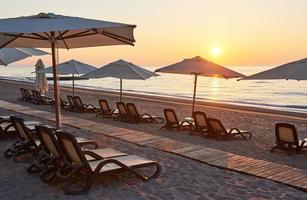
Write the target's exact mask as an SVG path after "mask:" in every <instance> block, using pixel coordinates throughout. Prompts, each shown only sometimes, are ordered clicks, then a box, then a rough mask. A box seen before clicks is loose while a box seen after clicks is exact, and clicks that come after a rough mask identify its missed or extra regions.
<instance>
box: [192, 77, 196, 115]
mask: <svg viewBox="0 0 307 200" xmlns="http://www.w3.org/2000/svg"><path fill="white" fill-rule="evenodd" d="M196 86H197V74H195V79H194V93H193V104H192V115H191V117H192V118H193V113H194V107H195V96H196Z"/></svg>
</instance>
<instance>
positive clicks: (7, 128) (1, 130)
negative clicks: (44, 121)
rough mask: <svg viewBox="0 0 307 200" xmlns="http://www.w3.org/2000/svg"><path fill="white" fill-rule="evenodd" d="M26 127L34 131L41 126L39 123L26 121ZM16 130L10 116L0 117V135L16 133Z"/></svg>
mask: <svg viewBox="0 0 307 200" xmlns="http://www.w3.org/2000/svg"><path fill="white" fill-rule="evenodd" d="M23 123H24V124H25V126H26V127H27V128H28V129H29V130H30V131H33V130H34V126H35V125H38V124H40V122H38V121H24V122H23ZM15 132H16V129H15V128H14V125H13V123H12V121H11V118H10V116H0V134H10V133H15Z"/></svg>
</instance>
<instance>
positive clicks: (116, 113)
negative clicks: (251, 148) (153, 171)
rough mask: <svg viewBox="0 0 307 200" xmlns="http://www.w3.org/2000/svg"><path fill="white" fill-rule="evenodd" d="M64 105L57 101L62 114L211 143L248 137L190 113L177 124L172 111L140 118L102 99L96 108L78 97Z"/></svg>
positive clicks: (125, 107) (130, 107)
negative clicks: (157, 128)
mask: <svg viewBox="0 0 307 200" xmlns="http://www.w3.org/2000/svg"><path fill="white" fill-rule="evenodd" d="M67 99H68V102H66V101H64V100H62V99H61V107H62V108H63V109H64V110H67V111H71V112H80V113H96V116H97V117H102V118H112V119H114V120H118V121H123V122H131V123H142V122H143V123H161V124H162V123H164V122H165V124H164V125H163V126H162V127H161V129H167V130H187V131H191V132H192V133H200V134H201V135H202V136H205V137H211V138H215V139H230V138H233V137H235V136H241V137H242V138H243V139H251V137H252V135H251V133H250V132H248V131H242V130H240V129H238V128H232V129H230V130H227V129H226V128H225V127H224V126H223V124H222V123H221V121H219V120H218V119H214V118H207V116H206V114H205V113H204V112H200V111H196V112H194V113H193V120H189V121H188V120H185V121H183V122H179V121H178V118H177V115H176V113H175V111H174V110H173V109H164V116H165V120H164V118H163V117H159V116H153V115H150V114H149V113H144V114H140V113H139V112H138V110H137V108H136V106H135V104H133V103H126V104H125V103H123V102H117V103H116V105H117V109H111V108H110V106H109V104H108V102H107V101H106V100H105V99H100V100H99V105H100V108H97V107H95V106H94V105H92V104H85V103H83V101H82V99H81V98H80V97H79V96H71V95H68V96H67Z"/></svg>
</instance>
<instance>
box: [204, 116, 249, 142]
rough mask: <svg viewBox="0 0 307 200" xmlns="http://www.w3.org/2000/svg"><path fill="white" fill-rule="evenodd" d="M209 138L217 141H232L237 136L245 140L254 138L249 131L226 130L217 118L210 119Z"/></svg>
mask: <svg viewBox="0 0 307 200" xmlns="http://www.w3.org/2000/svg"><path fill="white" fill-rule="evenodd" d="M207 121H208V126H209V137H212V138H215V139H224V140H227V139H232V138H234V137H236V136H240V137H241V138H243V139H245V140H249V139H251V138H252V134H251V133H250V132H249V131H244V130H240V129H238V128H231V129H226V128H225V127H224V125H223V124H222V122H221V121H220V120H218V119H215V118H208V119H207Z"/></svg>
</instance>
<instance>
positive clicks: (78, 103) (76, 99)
mask: <svg viewBox="0 0 307 200" xmlns="http://www.w3.org/2000/svg"><path fill="white" fill-rule="evenodd" d="M74 99H75V103H76V106H78V107H80V108H83V102H82V100H81V98H80V97H79V96H74Z"/></svg>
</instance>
